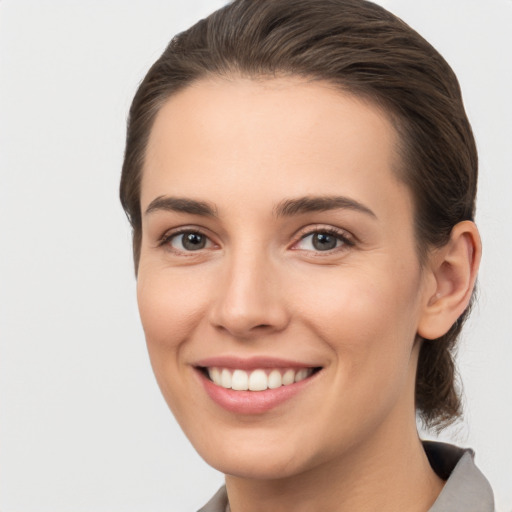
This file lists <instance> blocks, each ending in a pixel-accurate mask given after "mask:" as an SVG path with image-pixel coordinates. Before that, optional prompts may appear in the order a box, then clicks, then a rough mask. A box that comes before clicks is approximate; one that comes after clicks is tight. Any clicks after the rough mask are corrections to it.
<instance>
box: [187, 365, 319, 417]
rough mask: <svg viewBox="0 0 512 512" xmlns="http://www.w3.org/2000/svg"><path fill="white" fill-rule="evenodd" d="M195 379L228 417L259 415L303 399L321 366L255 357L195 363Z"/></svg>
mask: <svg viewBox="0 0 512 512" xmlns="http://www.w3.org/2000/svg"><path fill="white" fill-rule="evenodd" d="M194 369H195V371H196V375H197V376H198V377H199V381H200V383H201V384H202V387H203V389H204V390H205V392H206V395H207V396H208V397H209V398H210V399H211V400H212V401H213V402H214V403H215V404H217V405H218V406H220V407H221V408H223V409H224V410H226V411H229V412H230V413H235V414H242V415H254V414H256V415H259V414H263V413H267V412H269V411H271V410H273V409H275V408H276V407H278V406H280V405H281V404H284V403H286V402H289V401H290V400H292V398H293V397H295V396H298V395H299V396H304V395H303V393H304V392H305V391H304V390H305V389H306V388H309V387H310V386H312V385H313V382H315V381H316V380H317V377H318V376H319V374H321V373H323V372H322V369H323V367H322V366H313V365H307V364H303V363H298V362H293V361H285V360H278V359H274V358H264V357H257V358H252V359H239V358H232V357H217V358H211V359H208V360H203V361H200V362H197V363H196V364H195V365H194Z"/></svg>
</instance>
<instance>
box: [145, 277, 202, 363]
mask: <svg viewBox="0 0 512 512" xmlns="http://www.w3.org/2000/svg"><path fill="white" fill-rule="evenodd" d="M206 296H207V291H206V290H205V287H204V283H203V285H201V283H200V280H195V279H190V276H189V277H188V278H186V279H183V278H182V277H180V276H179V275H176V274H174V275H173V273H171V272H165V271H164V272H161V271H160V272H152V271H148V272H140V273H139V278H138V282H137V300H138V305H139V312H140V317H141V321H142V326H143V328H144V332H145V335H146V342H147V344H148V349H149V351H150V355H152V352H153V351H174V350H177V349H178V347H179V346H180V345H181V344H182V343H183V342H184V341H186V339H187V338H188V337H189V336H190V335H191V333H192V331H193V329H194V327H195V326H196V325H197V324H198V321H199V320H200V319H201V318H203V317H204V303H205V297H206Z"/></svg>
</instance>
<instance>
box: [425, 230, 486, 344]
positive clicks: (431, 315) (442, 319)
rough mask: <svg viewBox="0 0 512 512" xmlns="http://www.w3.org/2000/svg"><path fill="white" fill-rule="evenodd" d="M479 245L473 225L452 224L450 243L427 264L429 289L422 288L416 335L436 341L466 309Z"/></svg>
mask: <svg viewBox="0 0 512 512" xmlns="http://www.w3.org/2000/svg"><path fill="white" fill-rule="evenodd" d="M481 255H482V244H481V241H480V235H479V233H478V229H477V227H476V226H475V224H474V223H473V222H470V221H463V222H459V223H458V224H456V225H455V226H454V227H453V229H452V232H451V235H450V240H449V241H448V243H447V244H446V245H444V246H443V247H441V248H439V249H436V250H434V251H432V253H431V254H430V256H429V261H428V263H427V270H428V272H429V273H430V277H432V278H433V279H431V280H429V281H430V283H431V284H432V286H428V287H426V297H425V304H424V306H423V312H422V315H421V318H420V322H419V325H418V334H419V335H420V336H421V337H422V338H425V339H431V340H433V339H436V338H439V337H441V336H443V335H444V334H446V333H447V332H448V330H449V329H450V328H451V326H452V325H453V324H454V323H455V322H456V320H457V319H458V318H459V316H460V315H462V313H463V312H464V310H465V309H466V308H467V306H468V304H469V301H470V299H471V294H472V293H473V288H474V286H475V281H476V276H477V272H478V266H479V265H480V258H481Z"/></svg>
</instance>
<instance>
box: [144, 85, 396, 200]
mask: <svg viewBox="0 0 512 512" xmlns="http://www.w3.org/2000/svg"><path fill="white" fill-rule="evenodd" d="M397 146H398V137H397V133H396V131H395V129H394V127H393V125H392V123H391V121H390V119H389V117H388V116H387V115H386V113H384V112H383V111H382V110H381V109H380V108H378V107H377V106H376V105H375V104H373V103H370V102H367V101H364V100H362V99H360V98H358V97H355V96H353V95H351V94H348V93H344V92H341V91H340V90H339V89H337V88H335V87H334V86H332V85H330V84H328V83H324V82H318V81H314V82H311V81H306V80H303V79H300V78H280V79H260V80H253V79H246V78H232V79H220V78H219V79H208V80H201V81H198V82H196V83H194V84H192V85H191V86H188V87H187V88H185V89H184V90H182V91H180V92H179V93H177V94H175V95H174V96H172V97H171V98H170V99H169V100H168V101H167V102H166V103H165V104H164V105H163V106H162V108H161V109H160V111H159V112H158V114H157V116H156V119H155V122H154V125H153V129H152V132H151V135H150V139H149V143H148V147H147V153H146V159H145V166H144V172H143V179H142V197H141V202H142V207H143V209H144V204H146V205H147V204H148V203H149V202H150V201H151V200H152V199H154V197H156V196H158V195H162V194H170V193H172V191H173V190H179V192H180V194H184V195H187V196H194V195H197V193H199V192H201V193H203V192H207V191H208V190H209V191H210V194H215V190H219V189H223V190H224V191H225V192H226V197H231V198H235V197H237V195H239V194H240V193H241V192H242V191H243V190H245V189H249V190H252V191H253V192H256V190H260V189H265V191H266V196H265V197H268V198H269V199H271V198H273V199H275V200H276V201H278V200H280V197H278V196H282V195H283V194H286V195H288V196H290V197H293V196H302V195H304V192H305V191H307V192H308V193H311V194H320V195H322V194H323V195H325V194H332V193H333V192H336V193H341V192H343V194H344V195H351V196H354V199H356V200H358V199H360V198H358V197H357V196H358V195H361V185H362V184H365V186H366V187H367V188H368V187H370V188H373V189H374V192H373V195H374V196H375V198H376V199H378V196H379V195H380V194H379V187H380V192H382V190H383V189H382V185H383V184H385V183H387V184H388V185H392V186H394V187H399V186H401V183H399V181H398V179H397V173H395V172H394V171H395V169H396V168H397V167H398V164H399V161H398V156H397V155H398V151H397ZM208 187H209V188H208ZM212 187H215V190H214V189H213V188H212ZM369 192H370V191H368V190H367V191H366V193H369ZM402 192H403V190H402ZM370 195H371V194H370Z"/></svg>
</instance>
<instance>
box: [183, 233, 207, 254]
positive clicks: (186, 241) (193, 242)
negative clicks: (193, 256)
mask: <svg viewBox="0 0 512 512" xmlns="http://www.w3.org/2000/svg"><path fill="white" fill-rule="evenodd" d="M205 243H206V240H205V238H204V236H203V235H200V234H199V233H187V234H185V235H183V247H184V248H185V249H188V250H189V251H197V250H198V249H203V248H204V246H205Z"/></svg>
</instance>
